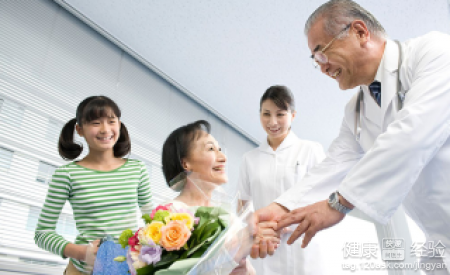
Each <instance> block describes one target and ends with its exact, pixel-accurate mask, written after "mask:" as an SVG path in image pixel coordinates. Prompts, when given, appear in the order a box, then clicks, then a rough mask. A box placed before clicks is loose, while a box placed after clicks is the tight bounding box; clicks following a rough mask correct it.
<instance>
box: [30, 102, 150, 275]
mask: <svg viewBox="0 0 450 275" xmlns="http://www.w3.org/2000/svg"><path fill="white" fill-rule="evenodd" d="M120 116H121V112H120V109H119V107H118V106H117V105H116V103H115V102H114V101H112V100H111V99H110V98H108V97H106V96H92V97H88V98H86V99H85V100H83V101H82V102H81V103H80V104H79V105H78V108H77V111H76V117H75V118H74V119H72V120H70V121H69V122H67V124H66V125H65V126H64V127H63V129H62V131H61V135H60V138H59V144H58V149H59V154H60V155H61V157H63V158H64V159H66V160H74V159H76V158H77V157H78V156H79V155H80V154H81V152H82V151H83V147H82V146H81V145H79V144H77V143H75V142H74V130H76V131H77V133H78V134H79V135H80V136H81V137H83V138H84V139H85V140H86V143H87V144H88V146H89V153H88V155H87V156H86V157H85V158H83V159H82V160H80V161H74V162H71V163H69V164H66V165H63V166H61V167H59V168H58V169H56V171H55V173H54V175H53V178H52V181H51V182H50V184H49V188H48V193H47V198H46V200H45V203H44V206H43V208H42V212H41V215H40V217H39V221H38V225H37V228H36V231H35V242H36V244H37V245H38V246H39V247H40V248H43V249H45V250H47V251H50V252H52V253H55V254H57V255H60V256H61V257H63V258H66V257H69V258H71V259H70V262H69V265H68V266H67V269H66V271H65V273H64V274H67V275H70V274H86V273H89V272H90V270H91V269H92V266H93V263H94V261H95V254H96V252H97V248H98V247H97V246H98V244H99V239H100V238H102V237H104V236H105V235H112V236H113V237H114V238H115V239H116V240H117V238H118V237H119V235H120V234H121V232H122V231H123V230H126V229H128V228H134V229H137V219H136V217H137V215H136V213H137V205H139V207H140V208H141V211H142V212H150V211H151V208H152V204H151V192H150V184H149V175H148V172H147V169H146V166H145V164H144V163H142V162H141V161H138V160H132V159H125V158H123V157H124V156H125V155H127V154H129V153H130V149H131V143H130V138H129V136H128V132H127V129H126V127H125V125H124V124H123V123H121V121H120ZM66 201H69V202H70V204H71V206H72V209H73V214H74V219H75V221H76V226H77V230H78V232H79V234H78V236H77V237H76V240H75V243H71V242H69V241H67V240H66V239H64V237H63V236H61V235H59V234H58V233H56V231H55V228H56V223H57V221H58V217H59V215H60V213H61V210H62V208H63V206H64V204H65V202H66Z"/></svg>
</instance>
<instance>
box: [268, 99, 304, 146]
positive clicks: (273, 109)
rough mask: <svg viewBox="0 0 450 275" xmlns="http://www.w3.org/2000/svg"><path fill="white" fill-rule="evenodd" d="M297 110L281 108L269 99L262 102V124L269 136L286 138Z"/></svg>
mask: <svg viewBox="0 0 450 275" xmlns="http://www.w3.org/2000/svg"><path fill="white" fill-rule="evenodd" d="M294 117H295V112H292V111H291V110H290V109H289V108H288V110H282V109H280V108H279V107H278V106H277V105H276V104H275V103H274V102H273V101H272V100H270V99H267V100H265V101H263V102H262V104H261V111H260V120H261V126H262V127H263V129H264V131H266V133H267V135H268V137H269V138H281V137H282V138H284V137H286V136H287V135H288V133H289V129H290V128H291V123H292V120H293V119H294Z"/></svg>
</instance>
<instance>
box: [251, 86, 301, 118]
mask: <svg viewBox="0 0 450 275" xmlns="http://www.w3.org/2000/svg"><path fill="white" fill-rule="evenodd" d="M268 99H269V100H272V101H273V103H275V105H277V107H278V108H280V109H281V110H285V111H288V110H291V111H295V100H294V95H293V94H292V93H291V90H289V88H288V87H286V86H281V85H275V86H270V87H269V88H268V89H267V90H266V91H265V92H264V94H263V95H262V97H261V101H260V102H259V111H260V112H261V109H262V104H263V102H264V101H266V100H268Z"/></svg>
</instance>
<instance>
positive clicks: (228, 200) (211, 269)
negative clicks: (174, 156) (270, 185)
mask: <svg viewBox="0 0 450 275" xmlns="http://www.w3.org/2000/svg"><path fill="white" fill-rule="evenodd" d="M174 181H175V182H174ZM187 181H190V182H191V184H190V186H194V187H195V188H196V189H197V190H196V191H195V192H198V194H201V196H204V198H206V199H207V200H205V201H207V206H198V207H187V208H186V207H185V208H180V207H176V206H175V204H176V203H173V204H172V203H168V204H163V205H159V206H158V207H156V208H155V209H154V210H153V211H152V212H151V213H148V214H144V215H143V216H142V218H143V219H144V221H145V226H144V227H142V228H139V230H137V231H135V232H133V231H132V230H125V231H124V232H123V233H122V234H121V236H120V238H119V243H120V244H121V245H122V247H124V248H125V247H128V248H127V255H126V256H122V257H117V258H116V259H115V260H116V261H126V262H127V264H128V267H129V272H130V273H131V274H132V275H135V274H136V275H147V274H155V275H175V274H188V275H197V274H198V275H200V274H202V275H205V274H217V275H220V274H230V272H232V270H233V269H234V268H235V267H236V266H237V265H238V264H237V263H238V262H239V261H240V260H241V259H243V258H245V257H246V256H248V255H249V253H250V249H251V245H252V242H253V237H252V228H250V226H251V225H252V223H251V221H250V219H251V218H252V214H253V213H252V210H251V208H252V207H251V206H246V207H242V208H241V211H239V213H236V207H237V202H238V196H230V195H229V194H227V192H226V191H225V190H224V189H223V188H222V187H221V186H218V185H217V184H214V183H210V182H207V181H205V180H203V179H202V177H201V176H200V175H199V174H195V173H189V174H186V173H182V174H180V175H179V176H178V177H177V178H175V179H174V180H173V181H172V182H171V183H172V188H173V189H174V190H178V191H179V190H182V189H183V187H184V185H185V184H186V182H187Z"/></svg>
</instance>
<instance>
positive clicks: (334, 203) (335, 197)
mask: <svg viewBox="0 0 450 275" xmlns="http://www.w3.org/2000/svg"><path fill="white" fill-rule="evenodd" d="M328 204H329V205H330V207H331V208H333V209H336V210H337V211H339V212H341V213H342V214H347V213H348V212H350V211H352V210H351V209H350V208H348V207H345V206H344V205H342V204H340V203H339V193H338V191H336V192H333V193H331V195H330V197H329V198H328Z"/></svg>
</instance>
